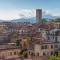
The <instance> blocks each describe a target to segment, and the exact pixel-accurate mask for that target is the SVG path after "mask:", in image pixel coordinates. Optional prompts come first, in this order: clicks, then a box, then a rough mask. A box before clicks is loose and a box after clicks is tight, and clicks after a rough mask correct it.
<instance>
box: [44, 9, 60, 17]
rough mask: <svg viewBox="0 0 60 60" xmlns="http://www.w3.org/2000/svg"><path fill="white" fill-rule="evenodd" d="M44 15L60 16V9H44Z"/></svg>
mask: <svg viewBox="0 0 60 60" xmlns="http://www.w3.org/2000/svg"><path fill="white" fill-rule="evenodd" d="M43 15H51V16H60V9H54V10H44V11H43Z"/></svg>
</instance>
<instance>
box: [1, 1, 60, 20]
mask: <svg viewBox="0 0 60 60" xmlns="http://www.w3.org/2000/svg"><path fill="white" fill-rule="evenodd" d="M36 9H42V11H43V14H46V15H52V16H60V0H0V19H1V20H12V19H19V18H31V17H35V15H36V13H35V12H36Z"/></svg>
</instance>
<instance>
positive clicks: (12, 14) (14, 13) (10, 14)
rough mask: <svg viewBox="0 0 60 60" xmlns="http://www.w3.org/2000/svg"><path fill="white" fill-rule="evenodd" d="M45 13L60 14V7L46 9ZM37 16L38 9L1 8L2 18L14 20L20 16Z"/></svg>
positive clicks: (0, 15)
mask: <svg viewBox="0 0 60 60" xmlns="http://www.w3.org/2000/svg"><path fill="white" fill-rule="evenodd" d="M43 15H51V16H60V9H54V10H44V9H43ZM35 16H36V9H20V10H5V11H4V10H0V19H2V20H12V19H19V18H32V17H35Z"/></svg>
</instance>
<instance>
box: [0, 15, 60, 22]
mask: <svg viewBox="0 0 60 60" xmlns="http://www.w3.org/2000/svg"><path fill="white" fill-rule="evenodd" d="M42 18H45V19H47V20H51V19H55V18H60V16H51V15H44V16H43V17H42ZM0 22H4V20H0ZM5 22H6V21H5ZM7 22H31V23H35V22H36V18H35V17H32V18H20V19H13V20H10V21H7Z"/></svg>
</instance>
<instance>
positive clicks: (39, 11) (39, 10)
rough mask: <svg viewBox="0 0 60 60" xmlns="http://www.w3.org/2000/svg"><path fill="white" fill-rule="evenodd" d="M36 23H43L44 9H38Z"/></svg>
mask: <svg viewBox="0 0 60 60" xmlns="http://www.w3.org/2000/svg"><path fill="white" fill-rule="evenodd" d="M36 23H42V9H36Z"/></svg>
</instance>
